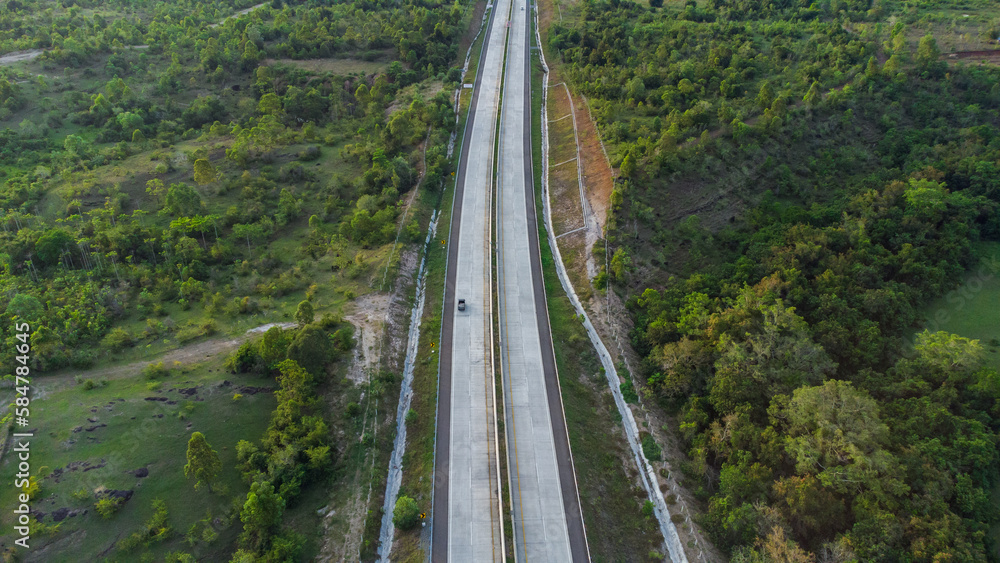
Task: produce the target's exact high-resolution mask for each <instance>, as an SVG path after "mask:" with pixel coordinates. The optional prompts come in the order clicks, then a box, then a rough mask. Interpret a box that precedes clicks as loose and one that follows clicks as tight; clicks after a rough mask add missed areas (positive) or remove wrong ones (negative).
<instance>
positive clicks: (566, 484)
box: [431, 0, 589, 563]
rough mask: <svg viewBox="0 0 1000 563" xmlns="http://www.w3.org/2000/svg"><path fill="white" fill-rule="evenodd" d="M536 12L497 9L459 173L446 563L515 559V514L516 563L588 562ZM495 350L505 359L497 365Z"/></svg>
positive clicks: (445, 353)
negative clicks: (546, 273) (550, 208)
mask: <svg viewBox="0 0 1000 563" xmlns="http://www.w3.org/2000/svg"><path fill="white" fill-rule="evenodd" d="M530 13H531V12H530V11H529V8H528V6H527V4H526V0H500V1H498V2H496V3H495V5H494V6H493V12H492V14H491V19H490V22H489V24H488V26H489V27H488V31H487V35H486V37H485V40H484V48H483V49H484V50H483V53H482V55H481V58H480V64H479V70H478V75H477V77H476V82H475V88H474V90H473V100H472V106H471V109H470V113H469V120H468V122H467V124H466V131H465V136H464V139H463V144H462V154H461V157H460V160H459V165H458V172H457V174H458V179H457V182H456V191H455V203H454V209H453V213H452V222H451V234H450V237H451V240H450V242H449V247H448V266H447V276H446V281H445V298H444V312H443V314H442V341H441V347H440V352H441V360H440V373H439V385H438V389H439V397H438V414H437V416H438V421H437V423H438V425H437V428H438V434H437V442H436V445H435V466H434V479H435V480H434V498H433V510H432V516H431V527H432V531H431V559H432V561H435V562H437V561H453V562H461V563H465V562H479V561H506V560H507V557H506V554H505V552H506V551H507V547H508V546H506V545H505V540H504V537H503V525H502V518H501V515H503V514H509V516H510V518H511V521H512V523H513V542H514V544H513V546H510V551H512V552H513V553H514V561H516V562H529V561H531V562H535V561H538V562H544V563H560V562H569V561H589V551H588V548H587V541H586V534H585V531H584V524H583V517H582V514H581V511H580V502H579V495H578V493H577V485H576V477H575V473H574V470H573V460H572V455H571V453H570V448H569V438H568V434H567V432H566V424H565V419H564V417H563V408H562V396H561V393H560V390H559V381H558V377H557V373H556V366H555V356H554V354H553V350H552V339H551V334H550V332H549V319H548V312H547V308H546V305H545V290H544V283H543V279H542V271H541V255H540V252H539V245H538V227H537V222H536V214H535V198H534V186H533V174H532V163H531V137H530V133H531V122H530V116H531V105H530V104H531V97H530V91H531V89H530V86H531V83H530V73H529V70H530V59H529V43H530V37H531V36H530V35H529V33H528V31H529V26H528V24H529V21H528V18H529V15H530ZM505 47H506V57H507V60H506V66H505V67H504V55H505V50H504V49H505ZM501 77H503V98H502V100H503V102H502V103H503V107H502V108H501V107H500V103H501V97H500V93H501ZM501 109H502V111H501ZM498 111H499V114H498ZM498 115H499V119H500V129H499V131H498V130H497V119H498ZM498 137H499V147H497V145H496V144H495V139H497V138H498ZM498 149H499V150H498ZM495 155H498V159H495ZM494 165H495V166H496V170H497V174H496V177H494V173H493V171H494ZM494 193H495V196H496V202H495V203H496V206H495V212H496V215H495V216H494V215H493V206H494V201H493V197H494ZM491 219H495V228H496V233H495V236H494V233H493V231H492V229H493V228H494V222H493V221H492V220H491ZM494 243H495V244H496V253H497V254H496V268H497V279H496V286H495V287H494V281H493V276H492V273H491V265H492V264H491V257H492V255H491V252H492V250H493V249H492V245H493V244H494ZM494 294H495V295H496V308H495V310H494V307H493V295H494ZM458 299H464V300H465V302H466V304H467V306H466V309H465V310H464V311H459V310H458V308H457V301H458ZM494 319H495V320H496V322H497V325H496V326H498V328H499V334H498V335H494V331H493V326H494V325H493V320H494ZM495 337H496V339H495ZM495 341H498V342H499V357H498V358H493V344H494V342H495ZM496 360H499V361H496ZM495 370H499V373H495ZM497 377H500V382H501V385H502V387H503V398H502V399H503V411H502V412H500V409H499V405H500V398H498V397H494V396H493V395H494V393H493V391H494V390H495V389H496V383H497ZM498 416H503V417H504V430H505V432H504V433H503V434H504V437H505V439H506V462H507V474H506V475H505V476H501V474H500V472H499V468H498V467H499V465H498V464H499V453H498V446H499V439H501V438H500V436H499V434H498V429H497V427H496V420H497V417H498ZM501 480H504V481H506V482H507V483H509V485H510V487H509V492H510V495H509V496H505V497H501V495H500V489H501V485H502V482H501ZM507 501H509V503H507ZM505 503H507V504H505Z"/></svg>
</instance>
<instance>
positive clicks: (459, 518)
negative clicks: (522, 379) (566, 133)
mask: <svg viewBox="0 0 1000 563" xmlns="http://www.w3.org/2000/svg"><path fill="white" fill-rule="evenodd" d="M510 5H511V0H500V1H498V2H496V3H495V5H494V7H493V15H492V16H491V20H490V22H489V24H488V25H489V27H488V30H487V35H486V37H485V39H484V41H485V42H484V51H483V53H482V56H481V58H480V61H479V72H478V76H477V78H476V86H475V89H474V90H473V105H472V107H471V112H470V114H469V121H468V123H467V128H466V134H465V138H464V140H463V145H462V149H463V150H462V156H461V161H460V163H459V168H458V182H457V187H456V192H455V205H454V211H453V216H452V224H451V242H450V245H449V248H448V273H447V279H446V287H445V301H444V313H443V315H442V335H443V337H442V343H441V348H440V351H441V364H440V379H439V387H438V388H439V400H438V436H437V442H436V445H435V448H436V453H435V468H434V473H435V476H434V479H435V481H434V501H433V506H434V510H433V514H432V521H431V526H432V527H433V528H432V540H431V541H432V545H431V557H432V559H433V560H434V561H454V562H479V561H497V562H499V561H504V560H505V556H504V540H503V526H502V519H501V516H500V515H501V510H502V506H501V499H500V493H499V491H500V484H499V479H500V475H499V469H498V466H499V457H498V453H497V447H498V441H497V429H496V420H497V419H496V405H497V400H496V398H495V397H494V396H493V394H494V393H493V391H494V389H495V388H496V387H495V383H494V382H495V379H494V367H493V365H494V364H493V357H492V356H493V354H492V351H493V346H492V342H493V334H492V313H493V308H492V301H493V300H492V297H491V295H492V275H491V263H490V256H491V254H490V253H491V248H490V246H491V245H490V241H491V232H490V230H491V222H490V217H491V207H492V199H491V198H492V192H493V163H494V157H493V155H494V153H495V144H494V139H495V134H496V118H497V111H498V108H499V102H500V79H501V71H502V65H503V49H504V40H505V37H506V27H505V26H506V22H507V17H508V14H509V11H510ZM459 299H464V300H465V303H466V306H465V310H464V311H459V310H458V307H457V303H458V300H459Z"/></svg>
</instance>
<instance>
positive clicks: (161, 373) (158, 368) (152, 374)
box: [142, 362, 170, 379]
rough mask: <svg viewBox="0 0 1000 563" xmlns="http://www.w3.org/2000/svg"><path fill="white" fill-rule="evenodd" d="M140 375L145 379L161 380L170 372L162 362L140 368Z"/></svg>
mask: <svg viewBox="0 0 1000 563" xmlns="http://www.w3.org/2000/svg"><path fill="white" fill-rule="evenodd" d="M142 375H143V377H145V378H146V379H161V378H164V377H167V376H168V375H170V370H169V369H167V368H166V367H165V366H164V365H163V362H156V363H155V364H147V365H146V367H144V368H142Z"/></svg>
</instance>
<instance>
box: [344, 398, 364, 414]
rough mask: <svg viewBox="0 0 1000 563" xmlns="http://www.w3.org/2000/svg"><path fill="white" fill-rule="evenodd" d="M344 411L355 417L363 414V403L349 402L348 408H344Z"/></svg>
mask: <svg viewBox="0 0 1000 563" xmlns="http://www.w3.org/2000/svg"><path fill="white" fill-rule="evenodd" d="M344 413H345V414H347V416H349V417H350V418H354V417H356V416H358V415H359V414H361V405H359V404H357V403H353V402H352V403H347V408H346V409H344Z"/></svg>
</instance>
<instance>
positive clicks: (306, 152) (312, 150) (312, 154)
mask: <svg viewBox="0 0 1000 563" xmlns="http://www.w3.org/2000/svg"><path fill="white" fill-rule="evenodd" d="M322 154H323V153H322V151H321V150H320V148H319V147H318V146H316V145H313V146H309V147H306V148H304V149H302V150H301V151H299V160H301V161H302V162H311V161H313V160H316V159H318V158H319V157H320V156H321V155H322Z"/></svg>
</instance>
